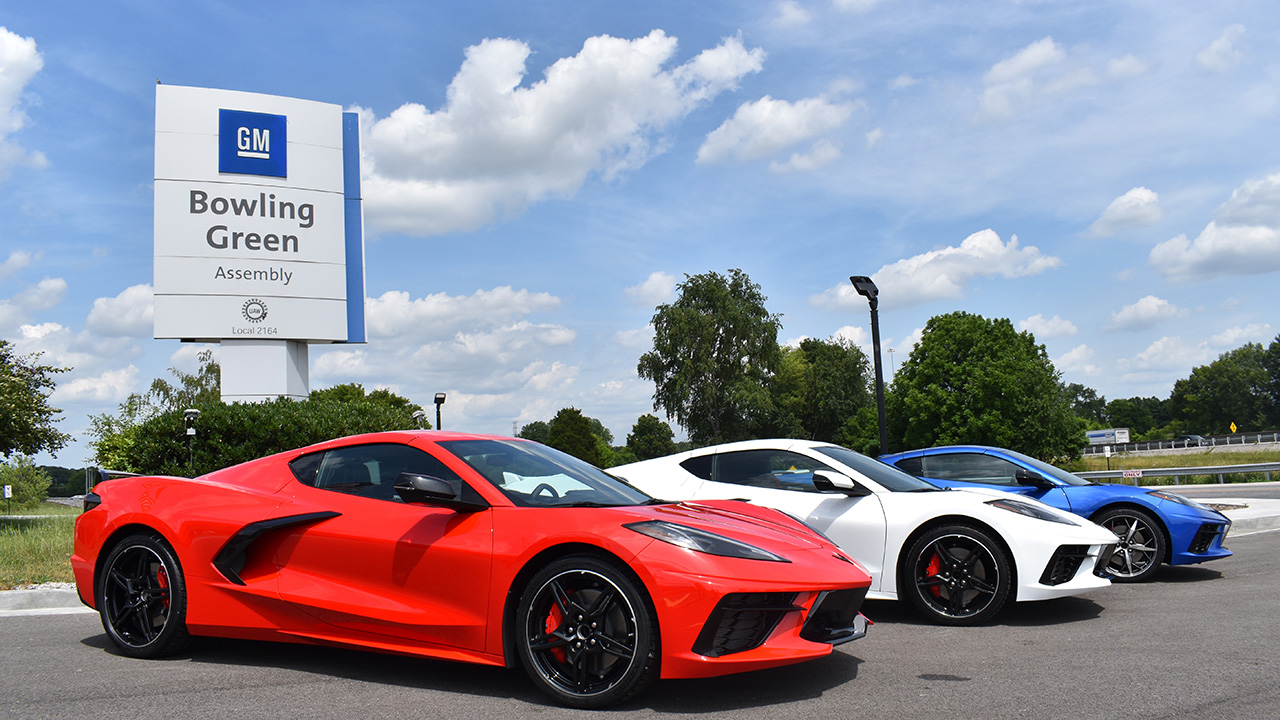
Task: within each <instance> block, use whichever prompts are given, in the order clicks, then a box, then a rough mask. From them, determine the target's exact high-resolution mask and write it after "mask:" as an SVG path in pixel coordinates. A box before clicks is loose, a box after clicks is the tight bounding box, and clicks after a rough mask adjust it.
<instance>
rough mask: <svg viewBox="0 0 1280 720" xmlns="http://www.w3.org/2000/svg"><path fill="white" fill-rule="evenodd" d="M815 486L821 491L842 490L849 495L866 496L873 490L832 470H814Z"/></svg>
mask: <svg viewBox="0 0 1280 720" xmlns="http://www.w3.org/2000/svg"><path fill="white" fill-rule="evenodd" d="M813 486H814V487H816V488H818V490H819V491H821V492H842V493H844V494H845V495H848V496H849V497H866V496H867V495H870V494H871V491H870V490H868V489H866V488H865V487H863V486H861V485H859V484H858V483H856V482H854V481H853V478H851V477H849V476H848V475H844V474H842V473H838V472H833V471H831V470H814V471H813Z"/></svg>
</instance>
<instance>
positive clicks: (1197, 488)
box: [1153, 482, 1280, 500]
mask: <svg viewBox="0 0 1280 720" xmlns="http://www.w3.org/2000/svg"><path fill="white" fill-rule="evenodd" d="M1153 489H1154V488H1153ZM1169 489H1170V490H1173V491H1174V492H1177V493H1180V494H1182V495H1186V496H1187V497H1189V498H1192V499H1195V500H1203V499H1205V498H1265V499H1268V500H1280V482H1269V483H1249V484H1248V485H1214V484H1209V485H1179V486H1177V487H1170V488H1169Z"/></svg>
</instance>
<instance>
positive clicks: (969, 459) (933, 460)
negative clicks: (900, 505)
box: [923, 453, 1018, 486]
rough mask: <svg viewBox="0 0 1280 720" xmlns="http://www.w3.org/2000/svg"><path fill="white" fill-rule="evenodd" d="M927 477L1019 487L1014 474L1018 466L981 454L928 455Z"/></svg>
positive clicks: (926, 459) (925, 466) (926, 458)
mask: <svg viewBox="0 0 1280 720" xmlns="http://www.w3.org/2000/svg"><path fill="white" fill-rule="evenodd" d="M923 460H924V475H925V477H935V478H938V479H939V480H962V481H964V482H972V483H986V484H988V485H1011V486H1012V485H1017V484H1018V481H1017V480H1015V479H1014V477H1013V473H1014V471H1015V470H1016V469H1017V466H1016V465H1014V464H1013V463H1010V462H1009V461H1007V460H1002V459H1000V458H998V457H993V456H991V455H982V454H980V453H956V454H954V455H926V456H925V457H924V458H923Z"/></svg>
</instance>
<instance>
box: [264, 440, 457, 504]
mask: <svg viewBox="0 0 1280 720" xmlns="http://www.w3.org/2000/svg"><path fill="white" fill-rule="evenodd" d="M289 467H290V469H292V470H293V474H294V476H295V477H297V478H298V480H299V481H300V482H303V483H306V484H307V485H311V486H313V487H317V488H320V489H322V490H332V491H334V492H340V493H346V494H348V495H359V496H361V497H368V498H375V499H378V500H390V501H393V502H399V501H400V498H399V496H398V495H396V490H395V484H396V478H397V477H399V475H400V473H402V472H411V473H419V474H422V475H434V476H435V477H438V478H441V479H444V480H457V481H459V482H461V480H462V479H461V478H459V477H458V474H457V473H455V472H454V471H452V470H450V469H449V467H448V466H447V465H445V464H444V463H443V462H441V461H440V460H438V459H436V458H435V457H433V456H432V455H430V454H428V453H425V452H423V451H422V450H419V449H417V448H414V447H409V446H408V445H400V444H398V443H380V444H375V445H353V446H350V447H343V448H335V449H333V450H328V451H325V452H319V453H312V454H311V455H304V456H302V457H300V458H297V459H296V460H294V461H293V462H292V463H290V464H289Z"/></svg>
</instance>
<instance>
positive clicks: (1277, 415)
mask: <svg viewBox="0 0 1280 720" xmlns="http://www.w3.org/2000/svg"><path fill="white" fill-rule="evenodd" d="M1263 366H1264V367H1265V368H1266V370H1267V378H1268V382H1267V394H1268V396H1269V397H1270V401H1271V403H1270V404H1271V415H1270V417H1268V418H1267V425H1269V426H1270V427H1271V429H1273V430H1275V429H1280V335H1277V336H1276V339H1275V340H1272V341H1271V344H1270V345H1269V346H1267V354H1266V357H1265V358H1263Z"/></svg>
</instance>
